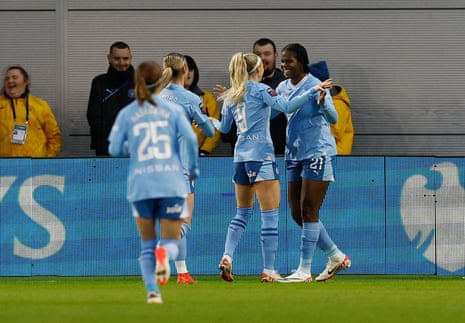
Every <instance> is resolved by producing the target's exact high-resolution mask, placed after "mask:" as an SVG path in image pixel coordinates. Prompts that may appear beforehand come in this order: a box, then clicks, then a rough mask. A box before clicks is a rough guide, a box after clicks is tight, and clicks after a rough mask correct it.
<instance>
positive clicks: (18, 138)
mask: <svg viewBox="0 0 465 323" xmlns="http://www.w3.org/2000/svg"><path fill="white" fill-rule="evenodd" d="M10 103H11V110H12V111H13V119H14V122H15V125H14V127H13V133H12V135H11V143H13V144H19V145H24V143H25V142H26V135H27V127H28V123H29V95H26V124H17V123H16V109H15V102H14V99H13V98H10Z"/></svg>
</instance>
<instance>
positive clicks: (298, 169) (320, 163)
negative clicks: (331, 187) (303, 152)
mask: <svg viewBox="0 0 465 323" xmlns="http://www.w3.org/2000/svg"><path fill="white" fill-rule="evenodd" d="M335 162H336V158H335V157H331V156H320V157H312V158H310V159H305V160H286V173H287V180H288V181H289V182H297V181H301V180H302V179H309V180H314V181H322V182H334V164H335Z"/></svg>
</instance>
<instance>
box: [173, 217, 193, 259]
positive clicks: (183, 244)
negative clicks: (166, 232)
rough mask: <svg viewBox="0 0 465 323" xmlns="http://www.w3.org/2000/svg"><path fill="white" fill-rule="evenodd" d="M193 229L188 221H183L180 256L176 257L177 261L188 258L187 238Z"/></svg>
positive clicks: (179, 245)
mask: <svg viewBox="0 0 465 323" xmlns="http://www.w3.org/2000/svg"><path fill="white" fill-rule="evenodd" d="M190 231H191V226H190V225H189V224H187V223H184V222H183V223H182V225H181V240H180V241H179V244H178V247H179V251H178V256H177V257H176V261H178V260H186V257H187V240H186V236H187V234H188V233H189V232H190Z"/></svg>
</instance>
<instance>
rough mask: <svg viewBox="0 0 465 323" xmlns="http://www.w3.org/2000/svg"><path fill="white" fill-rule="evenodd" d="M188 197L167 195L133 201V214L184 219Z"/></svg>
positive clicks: (154, 217)
mask: <svg viewBox="0 0 465 323" xmlns="http://www.w3.org/2000/svg"><path fill="white" fill-rule="evenodd" d="M185 201H186V199H185V198H183V197H165V198H157V199H147V200H141V201H136V202H132V215H134V217H141V218H144V219H157V218H158V219H172V220H176V219H183V218H185V217H186V215H187V213H186V212H183V209H184V203H185Z"/></svg>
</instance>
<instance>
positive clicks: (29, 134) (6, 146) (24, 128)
mask: <svg viewBox="0 0 465 323" xmlns="http://www.w3.org/2000/svg"><path fill="white" fill-rule="evenodd" d="M29 84H30V80H29V75H28V73H27V72H26V70H25V69H24V68H23V67H21V66H19V65H17V66H10V67H8V68H7V70H6V72H5V77H4V80H3V95H1V96H0V156H18V157H56V156H58V154H59V153H60V149H61V131H60V128H59V127H58V123H57V121H56V119H55V116H54V114H53V112H52V109H51V108H50V106H49V105H48V103H47V102H46V101H44V100H42V99H40V98H38V97H36V96H34V95H32V94H30V93H29Z"/></svg>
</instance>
